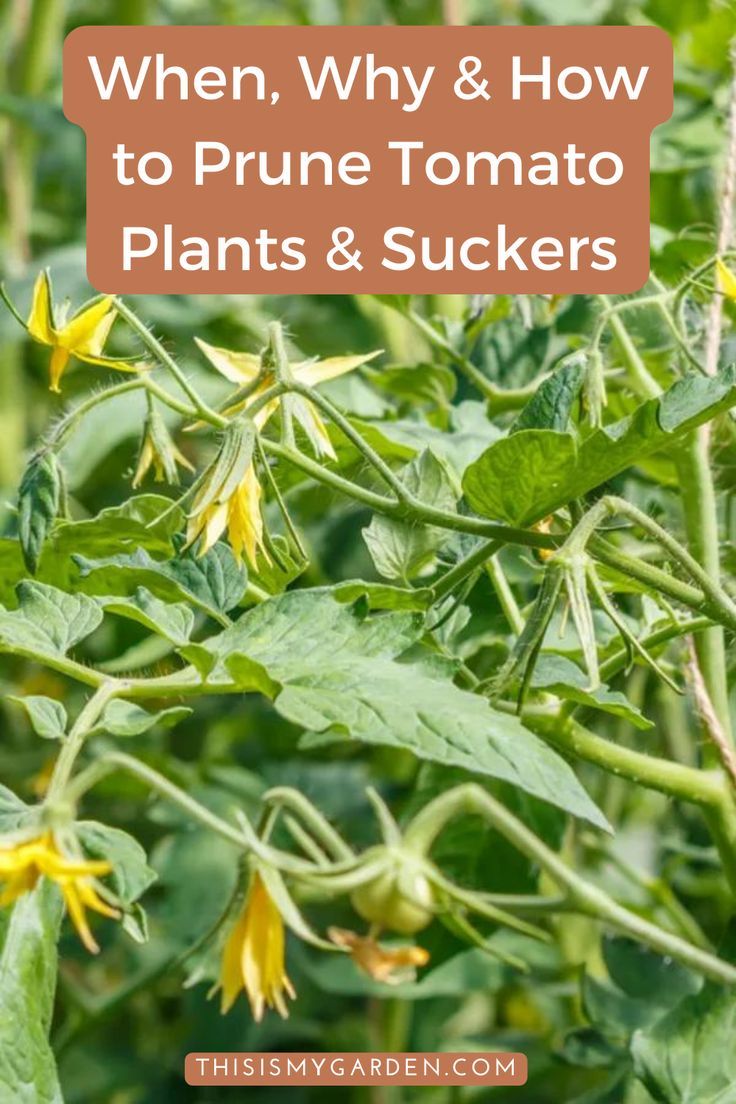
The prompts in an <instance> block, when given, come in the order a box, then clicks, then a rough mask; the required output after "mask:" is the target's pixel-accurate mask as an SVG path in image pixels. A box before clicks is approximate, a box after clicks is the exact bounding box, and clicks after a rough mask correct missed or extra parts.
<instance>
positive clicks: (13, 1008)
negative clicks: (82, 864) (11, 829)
mask: <svg viewBox="0 0 736 1104" xmlns="http://www.w3.org/2000/svg"><path fill="white" fill-rule="evenodd" d="M61 915H62V907H61V896H60V894H59V891H58V890H57V888H56V886H55V885H53V884H52V883H50V882H48V881H46V880H42V881H41V883H40V884H39V885H38V887H37V888H36V889H35V890H33V892H31V893H26V894H24V895H23V896H22V897H20V898H19V899H18V900H17V901H16V903H15V905H14V906H13V907H12V909H9V910H5V911H3V913H2V914H0V941H1V945H0V994H2V995H1V996H0V1099H3V1100H7V1101H8V1104H10V1102H11V1101H12V1102H13V1104H63V1100H62V1095H61V1088H60V1087H59V1081H58V1078H57V1075H56V1066H55V1063H54V1056H53V1054H52V1052H51V1047H50V1046H49V1042H48V1032H49V1027H50V1024H51V1014H52V1011H53V1003H54V991H55V988H56V940H57V937H58V933H59V925H60V923H61Z"/></svg>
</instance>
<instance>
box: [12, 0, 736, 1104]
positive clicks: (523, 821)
mask: <svg viewBox="0 0 736 1104" xmlns="http://www.w3.org/2000/svg"><path fill="white" fill-rule="evenodd" d="M202 6H203V5H199V6H198V5H195V4H191V3H186V2H184V0H182V2H181V3H174V2H173V0H171V2H169V3H164V2H161V3H153V2H150V3H145V2H139V3H131V2H123V0H121V2H120V3H118V4H110V5H109V11H107V10H106V11H105V13H104V15H100V14H99V13H98V12H97V11H96V10H91V7H90V5H85V4H84V3H77V2H75V3H71V4H66V5H65V4H64V3H62V2H61V0H57V2H55V3H54V2H49V0H44V2H34V3H32V4H31V5H30V6H29V11H30V13H31V18H30V19H29V20H28V22H27V23H24V22H23V20H21V19H20V18H19V17H18V18H17V19H15V21H11V20H10V18H9V22H8V28H7V29H8V36H9V37H8V41H9V42H12V43H13V44H14V45H15V46H17V47H19V50H18V52H17V58H16V61H15V63H14V65H13V66H12V67H10V66H9V67H8V76H7V82H6V83H7V87H6V88H5V90H4V91H3V92H2V96H0V111H2V113H3V124H4V126H5V130H4V132H3V137H2V141H3V142H4V149H5V152H6V154H8V155H9V156H10V160H9V161H8V165H9V171H8V172H7V173H6V177H5V184H4V188H5V198H6V200H7V204H6V207H7V216H8V217H7V218H6V219H5V223H4V229H5V237H4V244H3V267H4V269H5V270H6V273H5V274H6V280H5V284H4V292H3V294H4V298H5V302H6V305H7V307H8V310H7V311H3V314H2V318H1V319H0V355H1V357H2V365H3V373H2V377H1V378H0V388H1V389H2V396H3V401H2V405H1V407H0V427H1V429H2V432H1V433H0V481H1V482H2V483H3V487H4V489H5V494H4V496H3V497H4V505H3V512H2V533H1V535H0V568H1V570H0V602H1V603H2V606H1V607H0V654H1V655H2V672H3V673H2V689H3V722H4V740H3V744H2V749H1V751H0V765H1V767H2V779H3V784H2V787H1V788H0V894H1V896H0V906H2V907H1V911H0V969H1V971H2V982H3V983H2V986H0V1090H1V1091H0V1098H1V1099H2V1100H6V1099H7V1100H8V1101H11V1100H13V1101H15V1100H27V1101H36V1100H38V1101H43V1102H55V1101H60V1100H61V1099H62V1093H63V1099H65V1100H68V1101H70V1102H74V1101H88V1100H100V1101H110V1102H111V1104H112V1102H114V1104H118V1102H122V1101H125V1102H127V1101H131V1102H132V1101H136V1102H137V1101H149V1100H151V1101H152V1100H159V1099H177V1100H178V1099H181V1100H186V1101H189V1100H191V1101H204V1100H205V1099H207V1100H214V1099H219V1096H218V1095H217V1094H216V1092H214V1091H213V1093H212V1094H211V1095H210V1096H207V1097H205V1096H204V1095H198V1090H196V1089H195V1088H193V1087H189V1086H187V1085H186V1084H185V1083H184V1080H183V1075H182V1068H183V1056H184V1054H186V1053H187V1051H189V1050H205V1049H207V1048H211V1049H214V1050H228V1049H229V1050H278V1049H283V1050H314V1049H324V1050H369V1049H370V1050H375V1049H379V1050H402V1049H403V1050H417V1051H419V1050H433V1049H441V1048H443V1047H444V1048H447V1047H449V1048H452V1049H457V1050H461V1049H476V1048H477V1049H487V1050H494V1049H498V1050H503V1049H519V1050H524V1051H526V1052H527V1053H528V1054H529V1059H530V1080H529V1083H528V1085H527V1086H526V1087H525V1088H518V1089H514V1090H513V1091H514V1092H515V1093H516V1094H517V1098H518V1099H519V1100H522V1101H524V1100H526V1101H530V1102H531V1101H534V1102H535V1104H540V1102H543V1104H544V1102H547V1101H549V1102H552V1101H554V1102H558V1101H569V1102H571V1104H572V1102H575V1101H577V1102H579V1104H593V1102H595V1101H598V1102H601V1104H602V1102H605V1101H609V1102H619V1101H626V1102H628V1104H642V1102H646V1101H651V1100H655V1101H664V1102H667V1104H676V1102H685V1101H688V1102H693V1104H694V1102H700V1101H703V1102H704V1101H708V1100H716V1099H718V1100H722V1101H729V1100H732V1099H736V1098H734V1096H733V1093H734V1089H733V1083H734V1077H735V1076H736V1072H735V1071H734V1059H733V1045H732V1039H731V1038H730V1033H732V1023H733V1018H734V1015H735V1014H736V988H735V985H736V957H735V956H734V945H733V937H732V920H733V915H734V894H735V893H736V792H735V787H736V753H735V752H734V747H733V736H732V717H731V708H730V705H731V699H732V693H733V653H732V649H731V647H730V645H731V641H732V639H733V634H734V631H736V591H735V590H734V587H733V582H732V578H731V570H732V567H733V537H734V519H733V511H732V496H733V486H734V470H736V444H735V439H734V423H733V420H732V414H733V409H734V407H735V406H736V372H735V371H734V368H733V367H732V365H731V360H732V358H733V326H732V323H733V318H734V313H733V312H734V302H736V276H735V275H734V273H736V253H735V252H734V250H733V248H732V241H731V238H732V233H731V229H732V228H731V211H730V207H731V205H732V185H733V180H732V179H731V178H730V176H729V172H732V169H733V162H734V160H735V159H734V158H733V157H729V156H728V154H729V148H730V150H731V152H732V151H733V149H734V148H736V139H735V138H734V124H733V120H731V125H730V128H729V121H728V97H729V88H730V83H731V70H730V60H729V54H728V41H729V39H730V38H731V36H732V35H733V33H734V31H735V30H736V26H735V25H734V15H733V11H732V9H731V8H730V7H728V6H726V5H722V4H720V3H716V2H714V3H713V4H708V3H705V2H704V0H703V2H701V0H693V2H692V3H688V4H684V5H677V6H673V5H666V4H661V3H657V2H655V0H649V2H647V3H631V4H624V5H622V4H618V3H609V2H608V0H601V2H600V3H598V2H596V3H587V4H582V3H578V2H577V0H570V2H569V3H565V4H564V5H563V4H560V5H559V11H558V6H557V5H552V4H549V3H547V2H543V0H524V2H520V3H512V4H503V3H500V2H499V3H498V4H495V5H480V4H473V3H470V2H469V3H468V4H467V5H463V16H464V18H467V19H468V20H469V21H481V20H482V21H488V22H493V21H501V20H502V19H506V20H519V21H522V22H528V23H534V22H541V21H552V20H553V19H554V20H556V21H559V22H563V21H587V22H591V21H593V22H595V21H600V22H606V21H608V22H624V21H626V20H630V21H632V22H634V21H640V20H649V21H654V22H658V23H660V24H661V25H662V26H664V27H665V29H666V30H667V31H668V32H669V33H670V34H671V35H672V37H673V40H674V42H675V48H676V54H677V58H678V76H677V84H676V111H675V115H674V116H673V119H672V121H671V122H670V123H668V124H666V126H664V127H662V128H661V129H660V130H658V132H656V133H655V136H654V140H653V174H652V205H653V206H652V212H653V226H652V274H651V278H650V280H649V283H648V285H647V286H646V287H645V288H644V289H643V290H642V291H641V292H640V293H639V294H638V295H636V296H631V297H625V298H619V299H614V298H606V297H602V296H600V297H596V296H587V297H586V296H578V297H565V298H551V297H549V296H544V295H537V296H531V297H510V296H503V295H498V296H451V297H447V296H435V297H431V296H362V297H347V296H343V297H314V296H301V297H286V296H285V297H281V298H279V299H273V298H268V297H249V298H243V297H236V296H212V297H207V298H206V299H204V298H201V299H198V298H196V297H193V298H188V299H187V298H184V297H178V296H170V297H162V296H146V297H141V298H137V299H120V298H115V297H106V296H96V297H93V298H91V299H90V298H89V295H90V289H89V287H88V286H87V284H86V280H85V278H84V275H83V267H84V266H83V250H82V249H81V245H80V243H81V241H82V234H83V214H84V211H83V197H84V191H83V181H82V179H81V175H80V168H79V165H80V156H79V147H78V145H76V144H75V143H76V142H77V141H78V135H76V132H74V130H73V128H71V127H69V128H65V127H64V126H63V125H61V123H60V120H59V119H58V118H57V114H58V110H57V108H56V106H55V105H56V102H57V100H56V99H55V97H56V94H57V92H58V70H57V65H56V58H55V56H54V50H56V49H57V46H58V42H59V41H60V36H61V34H62V32H63V31H64V30H67V29H71V27H72V26H74V25H77V24H79V23H81V22H84V21H85V20H88V19H93V18H109V19H110V21H120V22H125V21H131V22H144V21H145V20H146V19H149V20H150V21H152V22H154V21H157V20H160V21H164V22H165V21H170V22H186V21H188V20H190V21H196V20H197V19H200V18H201V12H200V11H199V8H201V7H202ZM204 6H205V7H207V8H208V13H207V14H208V15H209V16H210V17H211V18H212V19H215V20H221V21H223V22H227V21H228V20H230V21H241V22H245V21H248V20H256V19H259V18H260V19H267V18H269V13H268V11H267V10H266V6H265V5H261V4H260V3H256V2H255V0H254V2H253V3H246V2H242V3H239V2H233V3H232V4H227V3H224V2H223V3H221V4H216V3H214V2H213V3H212V4H211V5H204ZM22 7H23V5H22V4H21V5H17V4H16V5H11V8H13V9H14V10H15V15H16V16H17V15H18V11H19V10H20V8H22ZM487 7H489V8H491V7H492V8H493V11H492V12H491V11H488V10H486V8H487ZM450 8H452V9H453V12H455V14H457V12H456V11H455V8H454V6H453V5H452V4H450V5H446V6H445V9H443V10H444V14H445V17H448V13H449V9H450ZM563 8H564V12H563V10H562V9H563ZM16 9H17V10H16ZM209 9H211V10H209ZM328 9H329V10H328ZM440 14H441V13H440V11H439V6H438V5H437V4H435V3H430V2H429V0H426V2H425V0H417V2H416V3H411V4H410V3H404V2H403V0H402V2H397V3H388V2H387V3H385V4H384V3H383V2H380V3H379V2H378V0H376V2H375V3H372V2H369V0H367V2H366V3H365V4H358V5H355V4H350V3H345V4H335V5H326V6H325V5H320V4H317V3H297V2H294V3H292V4H289V5H284V16H283V17H284V18H290V19H293V20H294V21H301V22H309V21H312V22H317V21H324V20H326V19H333V18H334V19H335V20H338V19H341V20H343V21H346V22H347V21H354V22H355V21H366V22H368V21H371V20H383V19H392V20H394V21H397V22H411V21H415V22H432V21H437V19H438V18H439V17H440ZM450 14H451V13H450ZM11 23H12V25H11ZM42 30H43V32H44V33H43V34H41V31H42ZM29 35H32V36H36V37H35V38H34V39H33V42H35V43H36V45H38V44H41V46H42V47H43V48H39V49H30V47H29V39H28V37H27V36H29ZM66 297H69V298H70V299H71V301H72V303H73V306H72V309H71V310H70V311H69V312H68V313H67V314H66V315H65V316H64V317H63V306H62V304H63V300H64V299H65V298H66ZM49 388H50V390H49ZM208 998H211V999H208ZM325 998H327V999H325ZM221 1013H222V1017H221ZM251 1091H253V1092H257V1091H258V1090H255V1089H253V1090H251ZM392 1091H393V1090H392ZM427 1091H429V1090H427ZM432 1091H435V1095H436V1098H437V1100H439V1101H445V1100H450V1099H455V1097H454V1096H451V1094H450V1091H449V1090H448V1091H445V1090H443V1089H441V1088H440V1089H437V1090H432ZM503 1092H504V1090H501V1089H499V1090H497V1098H498V1100H499V1101H501V1100H504V1099H506V1097H505V1096H504V1095H503ZM406 1093H407V1099H412V1098H413V1095H415V1093H416V1090H413V1091H412V1090H411V1089H407V1090H406ZM465 1095H467V1096H468V1097H469V1095H470V1093H469V1090H460V1096H462V1097H463V1098H464V1097H465ZM390 1098H391V1092H389V1093H388V1094H387V1096H386V1099H387V1100H388V1099H390Z"/></svg>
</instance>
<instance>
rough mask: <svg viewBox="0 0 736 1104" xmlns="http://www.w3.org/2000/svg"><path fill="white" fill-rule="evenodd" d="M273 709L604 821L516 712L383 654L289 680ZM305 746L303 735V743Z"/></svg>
mask: <svg viewBox="0 0 736 1104" xmlns="http://www.w3.org/2000/svg"><path fill="white" fill-rule="evenodd" d="M275 705H276V709H277V710H278V711H279V713H281V715H282V716H284V717H286V718H287V720H290V721H292V723H294V724H297V725H300V726H301V727H303V728H305V729H307V730H312V731H314V732H316V733H317V734H319V736H320V739H319V740H318V742H319V743H322V742H323V738H324V737H325V736H327V737H328V738H329V739H330V740H332V741H334V740H346V739H349V740H356V741H359V742H361V743H364V744H376V745H380V746H386V747H395V748H403V749H404V750H408V751H411V752H413V754H414V755H416V757H417V758H418V759H424V760H427V761H429V762H434V763H442V764H444V765H446V766H454V767H462V768H464V769H465V770H468V771H471V772H473V774H482V775H488V776H489V777H491V778H500V779H503V780H504V781H507V782H510V783H512V784H513V785H514V786H518V787H519V788H520V789H522V790H524V791H525V792H526V793H529V794H533V795H534V796H536V797H539V798H541V799H542V800H543V801H547V802H549V803H550V804H552V805H556V806H558V807H559V808H561V809H564V810H565V811H566V812H569V813H571V814H572V815H573V816H577V817H582V818H583V819H584V820H588V821H590V823H591V824H596V825H597V826H598V827H601V828H608V824H607V821H606V818H605V817H604V816H603V814H602V813H601V812H600V810H599V809H598V808H597V807H596V806H595V804H594V803H593V802H592V801H591V799H590V798H589V797H588V795H587V793H586V792H585V790H584V789H583V787H582V786H581V785H580V783H579V782H578V780H577V778H576V776H575V774H574V773H573V771H572V769H571V768H570V767H569V766H568V765H567V763H565V762H564V760H563V759H561V758H560V757H559V756H558V755H557V754H555V752H553V751H552V750H551V749H550V748H549V747H548V746H547V745H546V744H545V743H543V741H542V740H540V739H538V738H537V737H536V736H535V735H534V734H533V733H531V732H529V731H528V729H526V728H524V726H523V725H522V724H521V722H520V721H519V720H518V718H516V717H515V716H512V715H511V714H508V713H499V712H497V711H495V710H494V709H492V708H491V706H490V705H489V704H488V702H487V701H485V699H483V698H481V697H478V696H477V695H475V694H469V693H467V692H466V691H464V690H460V689H458V688H457V687H456V686H455V685H454V684H453V683H452V682H449V681H448V680H439V679H433V678H430V677H427V676H426V675H424V674H420V673H418V672H417V671H416V669H412V668H407V667H406V666H405V665H403V664H400V663H395V662H392V661H390V660H386V659H381V658H372V659H370V660H366V659H361V660H360V661H359V662H354V661H353V662H350V661H349V660H343V661H342V662H341V661H340V660H339V658H337V657H336V659H335V660H333V663H332V664H331V666H329V667H327V668H326V669H325V670H323V671H314V672H313V673H310V674H308V675H306V676H304V675H302V676H301V677H299V676H298V677H296V678H293V679H290V680H289V682H288V684H287V685H286V686H285V687H284V689H283V691H282V692H281V693H280V694H279V696H278V697H277V698H276V702H275ZM306 746H309V740H307V741H306Z"/></svg>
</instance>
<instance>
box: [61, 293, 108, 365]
mask: <svg viewBox="0 0 736 1104" xmlns="http://www.w3.org/2000/svg"><path fill="white" fill-rule="evenodd" d="M114 320H115V308H114V307H113V305H112V297H111V296H109V295H106V296H105V298H104V299H100V301H99V302H98V303H93V304H92V306H91V307H87V309H86V310H83V311H80V313H79V314H77V315H75V317H74V318H72V320H71V322H67V324H66V326H64V327H63V328H62V329H61V330H60V331H59V335H58V341H59V344H60V345H63V346H64V348H65V349H69V351H70V352H72V353H74V354H75V356H77V355H79V354H81V353H88V354H90V355H91V356H99V355H100V353H101V352H102V346H103V345H104V343H105V339H106V337H107V335H108V333H109V332H110V327H111V326H112V324H113V321H114Z"/></svg>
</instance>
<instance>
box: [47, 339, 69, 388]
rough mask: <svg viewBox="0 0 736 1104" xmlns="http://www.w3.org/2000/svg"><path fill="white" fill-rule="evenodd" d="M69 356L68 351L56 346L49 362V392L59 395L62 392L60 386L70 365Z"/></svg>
mask: <svg viewBox="0 0 736 1104" xmlns="http://www.w3.org/2000/svg"><path fill="white" fill-rule="evenodd" d="M69 356H70V354H69V351H68V350H67V349H62V348H61V346H60V345H54V347H53V351H52V353H51V360H50V361H49V391H53V392H54V393H55V394H57V395H58V394H59V392H60V391H61V388H60V386H59V384H60V383H61V377H62V376H63V375H64V370H65V368H66V366H67V364H68V363H69Z"/></svg>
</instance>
